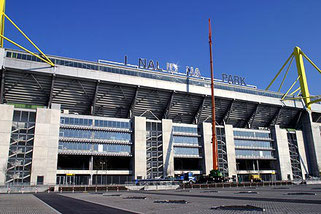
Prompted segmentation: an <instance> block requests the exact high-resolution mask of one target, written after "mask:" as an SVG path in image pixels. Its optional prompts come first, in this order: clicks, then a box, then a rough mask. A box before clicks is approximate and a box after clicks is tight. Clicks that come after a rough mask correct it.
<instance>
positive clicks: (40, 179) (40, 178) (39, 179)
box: [37, 176, 44, 185]
mask: <svg viewBox="0 0 321 214" xmlns="http://www.w3.org/2000/svg"><path fill="white" fill-rule="evenodd" d="M43 179H44V177H43V176H37V185H43Z"/></svg>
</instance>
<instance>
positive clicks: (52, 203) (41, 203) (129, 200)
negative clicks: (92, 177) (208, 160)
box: [0, 185, 321, 214]
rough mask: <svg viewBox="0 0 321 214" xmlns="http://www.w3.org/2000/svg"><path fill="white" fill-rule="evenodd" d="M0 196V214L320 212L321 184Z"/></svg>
mask: <svg viewBox="0 0 321 214" xmlns="http://www.w3.org/2000/svg"><path fill="white" fill-rule="evenodd" d="M0 196H1V198H0V210H1V212H0V213H184V214H186V213H320V212H321V185H308V186H307V185H296V186H276V187H274V186H273V187H251V188H248V187H247V188H243V187H239V188H216V189H185V190H184V189H179V190H171V191H148V192H147V191H137V192H135V191H134V192H133V191H119V192H116V191H109V192H92V193H91V192H88V193H59V194H57V193H38V194H10V195H7V194H1V195H0ZM168 202H174V203H168ZM243 205H250V206H247V207H245V206H244V207H242V206H243ZM252 206H253V207H252ZM262 210H263V211H262Z"/></svg>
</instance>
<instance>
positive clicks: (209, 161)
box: [202, 123, 213, 175]
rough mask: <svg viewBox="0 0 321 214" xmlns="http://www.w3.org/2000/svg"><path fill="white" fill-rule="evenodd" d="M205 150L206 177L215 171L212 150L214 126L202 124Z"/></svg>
mask: <svg viewBox="0 0 321 214" xmlns="http://www.w3.org/2000/svg"><path fill="white" fill-rule="evenodd" d="M202 135H203V149H204V171H203V174H204V173H205V174H206V175H208V174H210V171H211V170H212V169H213V150H212V124H210V123H202Z"/></svg>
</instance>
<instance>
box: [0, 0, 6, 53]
mask: <svg viewBox="0 0 321 214" xmlns="http://www.w3.org/2000/svg"><path fill="white" fill-rule="evenodd" d="M5 9H6V0H0V13H1V17H0V34H1V35H4V21H5V17H4V12H5ZM0 47H1V48H3V38H0Z"/></svg>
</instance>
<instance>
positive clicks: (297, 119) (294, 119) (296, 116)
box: [290, 110, 304, 129]
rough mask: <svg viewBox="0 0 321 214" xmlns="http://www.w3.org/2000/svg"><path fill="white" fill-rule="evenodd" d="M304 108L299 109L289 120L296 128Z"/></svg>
mask: <svg viewBox="0 0 321 214" xmlns="http://www.w3.org/2000/svg"><path fill="white" fill-rule="evenodd" d="M303 111H304V110H300V111H299V112H298V113H297V114H296V115H295V117H294V118H293V120H292V121H291V124H290V125H292V124H293V128H295V129H297V128H298V125H299V122H300V119H301V116H302V113H303Z"/></svg>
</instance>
